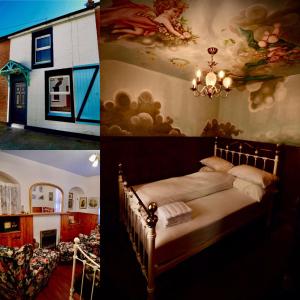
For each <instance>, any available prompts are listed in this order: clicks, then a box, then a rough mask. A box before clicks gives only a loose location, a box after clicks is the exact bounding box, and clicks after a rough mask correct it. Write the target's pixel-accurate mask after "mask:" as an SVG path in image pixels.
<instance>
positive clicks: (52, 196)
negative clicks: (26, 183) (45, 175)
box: [29, 182, 64, 213]
mask: <svg viewBox="0 0 300 300" xmlns="http://www.w3.org/2000/svg"><path fill="white" fill-rule="evenodd" d="M63 199H64V192H63V190H62V189H61V188H60V187H59V186H57V185H54V184H52V183H47V182H39V183H35V184H33V185H32V186H31V187H30V189H29V202H30V203H29V205H30V212H31V213H60V212H62V211H63Z"/></svg>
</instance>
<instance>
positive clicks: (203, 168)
mask: <svg viewBox="0 0 300 300" xmlns="http://www.w3.org/2000/svg"><path fill="white" fill-rule="evenodd" d="M214 171H215V170H214V169H213V168H210V167H208V166H204V167H202V168H200V170H199V172H214Z"/></svg>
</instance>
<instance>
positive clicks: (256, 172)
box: [228, 165, 277, 188]
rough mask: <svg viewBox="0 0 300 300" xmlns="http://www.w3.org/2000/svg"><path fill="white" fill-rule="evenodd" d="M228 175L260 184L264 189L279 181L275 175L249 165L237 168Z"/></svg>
mask: <svg viewBox="0 0 300 300" xmlns="http://www.w3.org/2000/svg"><path fill="white" fill-rule="evenodd" d="M228 173H229V174H231V175H233V176H236V177H238V178H241V179H244V180H247V181H250V182H252V183H255V184H258V185H260V186H261V187H263V188H266V187H267V186H269V185H270V184H272V183H274V182H275V181H276V180H277V177H276V176H275V175H273V174H271V173H269V172H266V171H263V170H261V169H258V168H255V167H252V166H248V165H240V166H235V167H233V168H232V169H230V170H229V171H228Z"/></svg>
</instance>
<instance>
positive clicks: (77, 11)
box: [0, 2, 100, 42]
mask: <svg viewBox="0 0 300 300" xmlns="http://www.w3.org/2000/svg"><path fill="white" fill-rule="evenodd" d="M97 6H100V2H96V3H95V4H94V6H93V7H87V8H83V9H80V10H76V11H73V12H70V13H68V14H66V15H62V16H59V17H56V18H54V19H50V20H47V21H44V22H41V23H38V24H35V25H32V26H30V27H26V28H23V29H21V30H18V31H15V32H12V33H10V34H7V35H4V36H0V42H2V41H4V40H7V39H8V37H9V36H13V35H15V34H19V33H21V32H24V31H27V30H30V29H33V28H35V27H39V26H42V25H46V24H49V23H52V22H55V21H58V20H61V19H64V18H68V17H71V16H74V15H77V14H80V13H83V12H85V11H88V10H92V9H95V8H96V7H97Z"/></svg>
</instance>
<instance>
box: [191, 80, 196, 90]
mask: <svg viewBox="0 0 300 300" xmlns="http://www.w3.org/2000/svg"><path fill="white" fill-rule="evenodd" d="M192 87H193V89H195V88H196V79H193V81H192Z"/></svg>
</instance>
